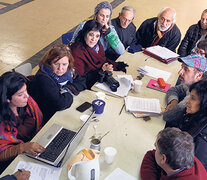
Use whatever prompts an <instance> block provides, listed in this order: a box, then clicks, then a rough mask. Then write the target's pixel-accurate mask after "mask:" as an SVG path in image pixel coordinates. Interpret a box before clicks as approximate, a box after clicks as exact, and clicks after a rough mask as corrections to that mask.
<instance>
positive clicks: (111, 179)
mask: <svg viewBox="0 0 207 180" xmlns="http://www.w3.org/2000/svg"><path fill="white" fill-rule="evenodd" d="M104 180H137V179H136V178H135V177H134V176H132V175H130V174H128V173H127V172H125V171H123V170H122V169H120V168H116V169H115V170H114V171H113V172H112V173H111V174H109V176H107V177H106V178H105V179H104Z"/></svg>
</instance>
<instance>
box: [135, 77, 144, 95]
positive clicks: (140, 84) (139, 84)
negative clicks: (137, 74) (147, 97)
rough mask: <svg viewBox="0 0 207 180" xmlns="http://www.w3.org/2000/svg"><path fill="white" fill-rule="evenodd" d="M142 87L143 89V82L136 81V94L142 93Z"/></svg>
mask: <svg viewBox="0 0 207 180" xmlns="http://www.w3.org/2000/svg"><path fill="white" fill-rule="evenodd" d="M141 87H142V81H140V80H135V81H134V92H135V93H138V92H140V91H141Z"/></svg>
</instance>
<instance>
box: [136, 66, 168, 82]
mask: <svg viewBox="0 0 207 180" xmlns="http://www.w3.org/2000/svg"><path fill="white" fill-rule="evenodd" d="M138 71H139V72H140V73H141V74H144V75H147V76H151V77H154V78H156V79H157V78H163V79H164V80H165V81H167V80H168V79H169V77H170V76H171V73H170V72H167V71H163V70H160V69H157V68H153V67H150V66H144V67H139V69H138Z"/></svg>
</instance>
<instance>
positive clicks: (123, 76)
mask: <svg viewBox="0 0 207 180" xmlns="http://www.w3.org/2000/svg"><path fill="white" fill-rule="evenodd" d="M117 77H118V78H119V79H121V78H126V79H128V80H129V81H130V82H131V83H132V84H133V83H134V80H133V78H132V75H127V74H126V75H117Z"/></svg>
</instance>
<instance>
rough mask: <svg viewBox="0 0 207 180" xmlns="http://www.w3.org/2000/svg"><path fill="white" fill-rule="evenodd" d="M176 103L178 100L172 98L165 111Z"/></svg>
mask: <svg viewBox="0 0 207 180" xmlns="http://www.w3.org/2000/svg"><path fill="white" fill-rule="evenodd" d="M177 104H178V100H176V99H173V100H172V101H171V102H170V103H169V104H168V105H167V107H166V109H165V112H167V111H169V110H171V109H172V108H174V107H175V106H176V105H177Z"/></svg>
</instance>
